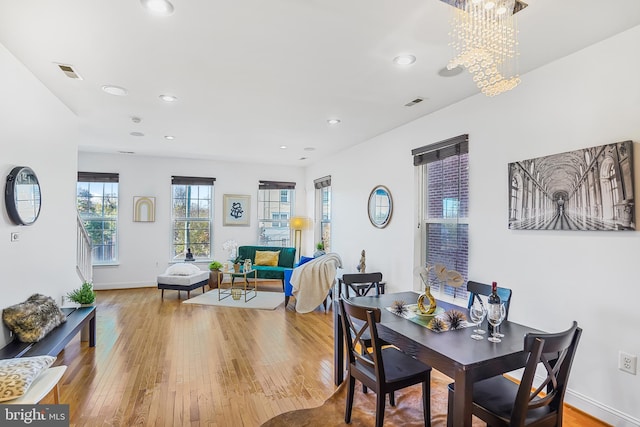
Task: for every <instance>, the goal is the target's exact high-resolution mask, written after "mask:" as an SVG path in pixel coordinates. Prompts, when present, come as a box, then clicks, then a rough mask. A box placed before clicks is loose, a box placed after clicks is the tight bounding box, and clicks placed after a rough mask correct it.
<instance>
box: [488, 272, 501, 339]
mask: <svg viewBox="0 0 640 427" xmlns="http://www.w3.org/2000/svg"><path fill="white" fill-rule="evenodd" d="M487 302H488V303H489V307H488V308H487V310H488V311H487V319H489V316H492V315H494V314H493V313H496V314H495V316H500V297H499V296H498V283H497V282H492V283H491V295H489V298H488V300H487ZM487 330H488V331H489V334H491V333H493V326H492V325H491V323H489V321H488V320H487Z"/></svg>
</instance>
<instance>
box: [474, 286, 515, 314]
mask: <svg viewBox="0 0 640 427" xmlns="http://www.w3.org/2000/svg"><path fill="white" fill-rule="evenodd" d="M467 291H469V301H468V303H467V308H471V305H472V304H473V299H474V298H475V295H483V296H489V295H491V285H486V284H484V283H478V282H474V281H472V280H469V281H468V282H467ZM497 292H498V296H499V297H500V302H502V303H504V309H505V311H506V314H505V317H504V318H505V320H507V319H508V318H509V304H510V303H511V293H512V292H511V289H509V288H501V287H498V289H497Z"/></svg>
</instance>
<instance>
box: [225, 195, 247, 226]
mask: <svg viewBox="0 0 640 427" xmlns="http://www.w3.org/2000/svg"><path fill="white" fill-rule="evenodd" d="M250 204H251V196H249V195H244V194H225V195H224V201H223V208H222V209H223V215H222V218H223V219H222V221H223V222H222V224H223V225H243V226H249V214H250V208H251V206H250Z"/></svg>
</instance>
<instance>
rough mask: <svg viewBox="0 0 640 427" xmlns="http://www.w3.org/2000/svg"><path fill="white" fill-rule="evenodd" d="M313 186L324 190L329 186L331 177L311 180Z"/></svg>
mask: <svg viewBox="0 0 640 427" xmlns="http://www.w3.org/2000/svg"><path fill="white" fill-rule="evenodd" d="M313 186H314V187H315V188H324V187H329V186H331V175H328V176H324V177H322V178H318V179H315V180H313Z"/></svg>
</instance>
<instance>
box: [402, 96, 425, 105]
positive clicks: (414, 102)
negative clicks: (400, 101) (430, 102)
mask: <svg viewBox="0 0 640 427" xmlns="http://www.w3.org/2000/svg"><path fill="white" fill-rule="evenodd" d="M422 101H424V99H423V98H416V99H414V100H413V101H410V102H407V103H406V104H404V106H405V107H413V106H414V105H416V104H419V103H421V102H422Z"/></svg>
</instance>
